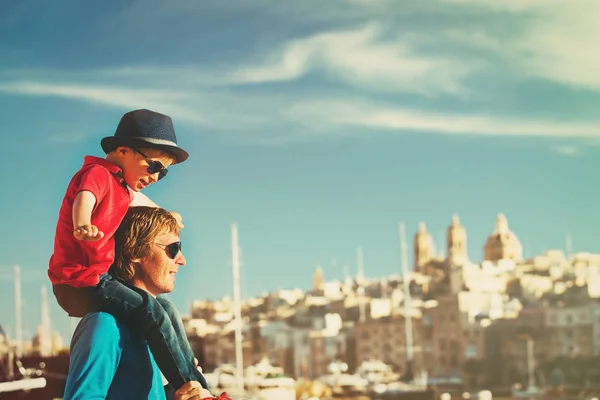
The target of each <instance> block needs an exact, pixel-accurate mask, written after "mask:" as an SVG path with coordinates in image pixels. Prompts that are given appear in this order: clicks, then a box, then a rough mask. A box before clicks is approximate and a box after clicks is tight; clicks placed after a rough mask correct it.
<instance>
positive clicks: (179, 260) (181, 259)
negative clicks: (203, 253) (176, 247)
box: [175, 251, 186, 265]
mask: <svg viewBox="0 0 600 400" xmlns="http://www.w3.org/2000/svg"><path fill="white" fill-rule="evenodd" d="M175 262H176V263H177V265H185V263H186V261H185V256H184V255H183V253H182V252H181V251H180V252H179V253H177V257H175Z"/></svg>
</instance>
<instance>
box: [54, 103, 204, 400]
mask: <svg viewBox="0 0 600 400" xmlns="http://www.w3.org/2000/svg"><path fill="white" fill-rule="evenodd" d="M101 146H102V149H103V150H104V152H105V153H106V159H102V158H97V157H92V156H86V157H85V159H84V164H83V166H82V167H81V169H80V170H79V171H78V172H77V173H76V174H75V175H74V176H73V178H72V179H71V182H70V183H69V187H68V188H67V191H66V194H65V197H64V199H63V202H62V206H61V208H60V211H59V217H58V223H57V227H56V236H55V239H54V253H53V254H52V257H51V258H50V263H49V269H48V276H49V277H50V280H51V282H52V285H53V291H54V294H55V296H56V299H57V301H58V304H59V305H60V306H61V307H62V308H63V309H64V310H65V311H66V312H67V313H69V315H71V316H74V317H82V316H83V315H85V314H87V313H89V312H95V311H105V312H108V313H111V314H113V315H114V316H115V317H117V318H118V319H119V320H121V321H122V322H124V323H128V324H129V325H130V326H132V327H133V328H134V329H140V330H141V331H142V333H143V334H144V337H145V338H146V340H147V342H148V345H149V346H150V349H151V351H152V353H153V355H154V358H155V360H156V362H157V364H158V366H159V367H160V369H161V371H162V373H163V374H164V375H165V377H166V379H167V380H168V381H169V383H170V384H171V385H172V386H173V387H175V388H179V387H181V386H182V385H183V384H184V383H186V382H189V381H199V382H200V383H201V384H202V386H203V387H204V388H206V389H208V385H207V383H206V380H205V379H204V376H203V375H202V374H201V373H200V372H199V371H198V369H196V367H195V366H194V356H193V354H192V351H191V348H190V346H189V343H188V341H187V337H186V335H185V332H184V331H183V329H182V326H181V320H180V319H179V314H178V313H177V310H176V309H175V307H174V306H173V305H172V303H170V302H169V301H168V300H167V299H166V298H162V299H161V298H154V297H152V296H148V294H147V292H145V291H140V290H136V289H135V288H134V287H132V286H129V285H126V284H124V283H123V282H121V281H120V280H117V279H116V278H115V277H113V276H112V275H111V274H109V273H108V271H109V268H110V266H111V265H112V264H113V261H114V257H115V243H114V238H113V235H114V233H115V231H116V230H117V228H118V227H119V224H120V223H121V221H122V219H123V217H124V216H125V214H126V212H127V210H128V208H129V207H130V206H133V205H147V206H152V207H157V205H156V204H155V203H153V202H152V201H151V200H150V199H148V198H147V197H146V196H144V195H142V194H141V193H139V191H140V190H142V189H143V188H145V187H147V186H148V185H150V184H152V183H155V182H157V181H158V180H160V179H162V178H164V177H165V176H166V175H167V172H168V171H167V168H168V167H169V166H171V165H174V164H179V163H181V162H183V161H185V160H186V159H187V158H188V153H187V152H186V151H185V150H183V149H182V148H180V147H179V146H178V145H177V138H176V136H175V130H174V128H173V122H172V120H171V118H170V117H168V116H166V115H163V114H159V113H156V112H153V111H150V110H135V111H131V112H128V113H126V114H125V115H123V117H122V118H121V121H120V122H119V125H118V127H117V130H116V132H115V134H114V136H109V137H105V138H104V139H102V141H101ZM173 214H174V216H176V218H178V220H179V221H180V217H179V214H176V213H173Z"/></svg>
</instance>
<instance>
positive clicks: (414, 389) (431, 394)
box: [373, 222, 436, 400]
mask: <svg viewBox="0 0 600 400" xmlns="http://www.w3.org/2000/svg"><path fill="white" fill-rule="evenodd" d="M398 228H399V233H400V253H401V263H402V281H403V282H402V286H403V289H404V329H405V336H406V370H405V373H404V375H403V376H402V377H401V378H400V380H399V381H398V382H392V383H388V384H385V385H380V386H375V388H374V392H375V393H374V394H373V399H374V400H435V399H436V393H435V391H434V390H431V389H428V387H427V373H426V372H425V371H420V373H419V374H415V373H414V344H413V331H412V319H411V316H410V315H411V314H410V311H411V309H410V307H411V296H410V285H409V283H410V274H409V272H408V254H407V253H408V248H407V245H406V230H405V226H404V223H403V222H400V223H399V226H398Z"/></svg>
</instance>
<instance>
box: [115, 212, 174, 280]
mask: <svg viewBox="0 0 600 400" xmlns="http://www.w3.org/2000/svg"><path fill="white" fill-rule="evenodd" d="M179 230H180V228H179V224H178V222H177V220H176V219H175V217H173V215H172V214H171V213H170V212H168V211H167V210H165V209H163V208H157V207H146V206H136V207H131V208H129V210H128V211H127V214H126V215H125V218H123V221H121V225H120V226H119V229H117V232H116V233H115V263H114V264H113V266H112V267H111V273H112V274H113V275H114V276H115V277H117V278H119V279H121V280H123V281H125V282H131V280H132V279H133V276H134V274H135V266H136V263H135V262H133V261H132V260H137V259H140V258H144V257H148V256H150V254H151V248H152V244H153V243H154V241H155V240H156V238H157V237H158V236H159V235H162V234H164V233H168V232H170V233H174V234H179Z"/></svg>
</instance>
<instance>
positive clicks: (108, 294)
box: [53, 274, 208, 389]
mask: <svg viewBox="0 0 600 400" xmlns="http://www.w3.org/2000/svg"><path fill="white" fill-rule="evenodd" d="M53 291H54V295H55V296H56V300H57V301H58V304H59V305H60V306H61V307H62V308H63V309H64V310H65V311H66V312H67V313H69V315H70V316H73V317H83V316H84V315H85V314H87V313H89V312H98V311H104V312H107V313H109V314H111V315H113V316H115V317H116V318H118V319H119V321H121V322H123V323H125V324H126V325H127V326H129V327H130V328H132V329H134V330H138V331H139V330H141V332H142V333H143V335H144V337H145V339H146V341H147V342H148V346H150V350H151V351H152V354H153V355H154V359H155V360H156V364H158V367H159V368H160V370H161V371H162V373H163V374H164V376H165V378H167V380H168V381H169V384H170V385H172V386H173V388H175V389H178V388H180V387H181V386H182V385H183V384H184V383H186V382H189V381H198V382H200V384H201V385H202V387H204V388H205V389H208V384H207V382H206V379H205V378H204V376H203V375H202V374H201V373H200V371H198V370H197V369H196V367H195V366H194V353H193V352H192V348H191V347H190V343H189V341H188V340H187V336H186V334H185V329H184V327H183V323H182V321H181V316H180V315H179V312H177V309H176V308H175V306H174V305H173V303H171V301H169V299H167V298H166V297H164V296H158V297H156V298H155V297H153V296H152V295H151V294H150V293H148V292H146V291H145V290H142V289H140V288H137V287H135V286H131V285H127V284H125V283H123V282H121V281H120V280H118V279H116V278H114V277H113V276H112V275H110V274H104V275H102V276H101V277H100V282H99V283H98V285H96V286H93V287H84V288H74V287H72V286H68V285H54V286H53Z"/></svg>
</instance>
